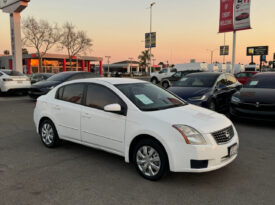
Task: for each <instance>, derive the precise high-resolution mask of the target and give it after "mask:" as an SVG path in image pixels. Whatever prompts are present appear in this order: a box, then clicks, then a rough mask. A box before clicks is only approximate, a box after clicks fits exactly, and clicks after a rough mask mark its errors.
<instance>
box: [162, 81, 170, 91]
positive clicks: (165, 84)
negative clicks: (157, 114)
mask: <svg viewBox="0 0 275 205" xmlns="http://www.w3.org/2000/svg"><path fill="white" fill-rule="evenodd" d="M162 87H163V88H165V89H167V88H169V87H170V84H169V82H167V81H164V82H163V83H162Z"/></svg>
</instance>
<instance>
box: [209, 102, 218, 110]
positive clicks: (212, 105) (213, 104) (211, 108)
mask: <svg viewBox="0 0 275 205" xmlns="http://www.w3.org/2000/svg"><path fill="white" fill-rule="evenodd" d="M208 108H209V109H210V110H212V111H216V110H217V107H216V103H215V101H214V100H210V101H209V102H208Z"/></svg>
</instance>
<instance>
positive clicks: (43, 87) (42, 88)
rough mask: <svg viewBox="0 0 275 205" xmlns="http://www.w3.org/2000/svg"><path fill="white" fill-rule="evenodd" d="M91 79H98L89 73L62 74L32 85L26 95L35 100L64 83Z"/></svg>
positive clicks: (70, 72) (72, 72)
mask: <svg viewBox="0 0 275 205" xmlns="http://www.w3.org/2000/svg"><path fill="white" fill-rule="evenodd" d="M93 77H98V75H95V74H93V73H89V72H77V71H68V72H62V73H58V74H55V75H53V76H52V77H50V78H48V79H47V80H45V81H41V82H38V83H35V84H33V85H32V86H31V88H30V90H29V92H28V93H29V96H30V97H31V98H33V99H37V98H38V97H40V96H41V95H45V94H47V93H48V92H49V91H50V90H51V89H53V88H54V87H55V86H57V85H59V84H61V83H64V82H66V81H70V80H77V79H83V78H93Z"/></svg>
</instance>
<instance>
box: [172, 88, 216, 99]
mask: <svg viewBox="0 0 275 205" xmlns="http://www.w3.org/2000/svg"><path fill="white" fill-rule="evenodd" d="M168 90H169V91H171V92H172V93H174V94H176V95H177V96H179V97H180V98H182V99H184V100H188V98H192V97H198V96H202V95H204V94H206V93H208V92H209V91H211V88H203V87H195V88H194V87H170V88H169V89H168Z"/></svg>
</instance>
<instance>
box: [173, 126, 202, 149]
mask: <svg viewBox="0 0 275 205" xmlns="http://www.w3.org/2000/svg"><path fill="white" fill-rule="evenodd" d="M173 127H174V128H175V129H177V130H178V131H179V132H180V134H181V135H182V136H183V137H184V139H185V142H186V144H192V145H206V141H205V139H204V138H203V136H202V135H201V133H199V132H198V131H197V130H196V129H194V128H192V127H189V126H186V125H173Z"/></svg>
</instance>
